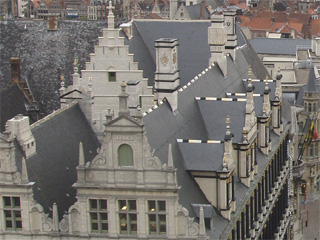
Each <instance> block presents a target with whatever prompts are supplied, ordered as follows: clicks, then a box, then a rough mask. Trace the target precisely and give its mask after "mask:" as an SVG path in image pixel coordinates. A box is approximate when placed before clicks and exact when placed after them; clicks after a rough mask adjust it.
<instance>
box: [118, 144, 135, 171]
mask: <svg viewBox="0 0 320 240" xmlns="http://www.w3.org/2000/svg"><path fill="white" fill-rule="evenodd" d="M118 161H119V166H121V167H124V166H133V150H132V148H131V147H130V146H129V145H128V144H122V145H121V146H120V147H119V148H118Z"/></svg>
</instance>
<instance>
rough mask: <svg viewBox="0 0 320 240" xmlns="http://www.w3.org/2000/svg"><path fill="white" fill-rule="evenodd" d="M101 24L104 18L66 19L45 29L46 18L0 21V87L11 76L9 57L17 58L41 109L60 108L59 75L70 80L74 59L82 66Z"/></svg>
mask: <svg viewBox="0 0 320 240" xmlns="http://www.w3.org/2000/svg"><path fill="white" fill-rule="evenodd" d="M103 27H106V22H105V21H101V22H100V21H68V20H65V21H59V23H58V30H57V31H48V30H47V22H46V21H33V20H19V21H13V20H9V21H0V35H1V37H0V62H1V64H0V88H4V87H6V86H7V85H8V82H7V81H8V79H10V78H11V77H10V76H11V71H10V69H11V68H10V58H11V57H19V58H20V63H21V64H20V68H21V79H26V80H27V81H28V82H29V84H30V89H31V91H32V93H33V96H34V98H35V100H36V101H37V103H38V104H39V105H40V112H44V113H45V114H48V113H51V112H53V111H54V110H56V109H58V108H59V107H60V102H59V88H60V76H61V75H64V76H65V80H66V85H69V84H71V83H72V80H71V76H72V74H73V62H74V58H77V59H78V67H79V69H83V68H84V65H85V62H86V61H88V60H89V53H92V52H93V51H94V45H95V44H97V42H98V37H99V36H101V33H102V28H103ZM35 49H36V51H35ZM43 86H46V87H45V88H44V87H43Z"/></svg>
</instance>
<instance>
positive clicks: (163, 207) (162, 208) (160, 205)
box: [158, 201, 166, 212]
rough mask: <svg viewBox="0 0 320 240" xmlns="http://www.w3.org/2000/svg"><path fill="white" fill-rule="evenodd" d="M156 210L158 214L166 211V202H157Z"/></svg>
mask: <svg viewBox="0 0 320 240" xmlns="http://www.w3.org/2000/svg"><path fill="white" fill-rule="evenodd" d="M158 210H159V212H165V211H166V202H165V201H158Z"/></svg>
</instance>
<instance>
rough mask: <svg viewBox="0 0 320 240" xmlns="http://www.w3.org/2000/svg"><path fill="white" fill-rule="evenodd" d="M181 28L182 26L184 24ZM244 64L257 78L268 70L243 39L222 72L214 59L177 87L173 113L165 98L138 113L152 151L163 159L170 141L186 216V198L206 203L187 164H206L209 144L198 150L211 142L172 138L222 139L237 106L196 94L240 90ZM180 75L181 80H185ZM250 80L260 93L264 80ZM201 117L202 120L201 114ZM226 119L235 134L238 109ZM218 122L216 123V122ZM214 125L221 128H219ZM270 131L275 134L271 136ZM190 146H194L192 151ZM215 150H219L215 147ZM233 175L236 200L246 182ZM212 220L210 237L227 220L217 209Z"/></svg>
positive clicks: (272, 85) (188, 204)
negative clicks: (146, 111)
mask: <svg viewBox="0 0 320 240" xmlns="http://www.w3.org/2000/svg"><path fill="white" fill-rule="evenodd" d="M170 29H171V28H170ZM185 30H186V31H187V27H186V29H185ZM168 35H169V34H167V36H166V37H176V36H168ZM206 38H207V36H206ZM199 41H201V39H199ZM181 42H182V39H181ZM181 45H182V43H181ZM179 47H180V46H179ZM181 48H182V47H181ZM179 53H180V52H179ZM205 56H206V55H205ZM203 58H205V57H203ZM249 65H251V66H252V70H253V75H254V76H256V77H257V78H259V79H264V78H265V76H266V74H267V72H266V70H265V68H264V67H263V66H262V65H261V62H260V61H259V59H258V57H257V55H256V54H255V52H254V51H253V49H252V48H251V46H250V44H245V45H243V46H242V47H240V48H239V49H238V50H237V52H236V60H235V62H233V61H232V60H231V58H228V75H227V77H223V76H222V75H221V71H220V69H219V67H217V66H216V65H215V66H213V67H210V68H208V69H205V70H204V73H202V74H201V75H200V76H198V77H197V78H196V79H195V80H194V82H193V83H191V84H188V85H187V86H185V87H184V88H182V89H183V90H180V91H179V93H178V110H177V111H175V112H174V113H172V111H171V108H170V105H169V103H167V102H165V103H164V104H162V105H160V106H159V107H158V108H157V109H156V110H154V111H152V112H151V113H149V114H147V115H146V116H145V117H144V119H143V121H144V123H145V127H146V135H147V137H148V141H149V143H150V145H151V148H152V149H155V155H156V156H158V157H159V159H160V160H161V161H162V162H163V163H166V161H167V156H168V153H167V151H168V149H167V148H168V147H167V146H168V144H169V143H171V144H172V151H173V159H174V166H175V167H176V168H177V180H178V184H179V185H180V186H182V187H181V189H180V190H179V192H178V193H179V202H180V203H181V204H182V205H183V206H184V207H185V208H187V209H188V210H189V213H190V216H191V217H193V216H194V213H193V209H192V207H191V204H193V203H196V204H208V201H207V200H206V198H205V197H204V195H203V193H202V192H201V190H200V189H199V187H198V185H197V184H196V182H195V181H194V179H193V178H192V176H191V175H190V174H188V173H187V171H186V170H190V169H192V168H195V169H198V170H201V169H203V168H205V167H206V166H208V165H209V159H210V158H211V157H212V156H211V155H210V153H211V151H212V149H210V150H209V151H206V153H203V152H202V151H201V150H204V148H205V149H206V150H207V148H210V146H207V145H206V143H201V144H200V145H203V144H204V145H205V146H201V147H199V146H197V144H195V146H191V144H189V146H188V147H189V148H188V147H186V146H185V144H188V143H177V139H199V140H210V139H212V140H221V138H222V137H223V136H224V134H225V129H226V124H225V121H226V116H224V115H226V114H227V113H228V114H230V115H232V114H233V113H232V112H233V111H238V109H236V107H235V106H231V105H230V109H229V110H227V109H226V106H222V105H219V104H221V103H219V104H217V106H216V108H210V106H206V103H205V102H206V101H204V104H203V103H200V105H199V103H198V101H197V100H196V97H225V96H226V93H229V92H242V93H245V92H246V83H245V82H243V79H244V78H247V77H248V67H249ZM200 72H201V71H200ZM182 81H183V82H184V80H182ZM184 83H185V82H184ZM253 84H254V86H256V88H255V90H254V93H260V92H262V93H263V91H264V87H265V83H263V82H262V83H261V82H257V83H253ZM269 85H270V88H272V89H273V90H274V88H275V83H270V84H269ZM212 102H213V101H212ZM235 103H236V104H237V103H238V102H233V104H235ZM243 103H244V102H239V105H241V104H243ZM208 104H209V103H208ZM211 104H212V103H211ZM284 105H285V106H286V108H285V109H284V110H283V112H284V113H283V114H282V117H283V123H284V124H285V125H286V124H287V122H288V121H290V114H288V113H287V111H288V109H289V108H288V107H289V106H288V105H286V103H284ZM228 107H229V106H228ZM206 114H207V115H206ZM210 114H211V115H210ZM204 115H205V116H204ZM217 115H219V116H220V118H218V117H217V118H215V117H216V116H217ZM221 116H222V117H221ZM206 118H207V121H206V120H205V119H206ZM213 118H214V119H213ZM285 118H288V119H285ZM210 119H212V122H210ZM230 121H231V132H232V133H235V135H237V136H239V135H240V134H239V133H240V131H241V130H242V127H243V123H242V121H243V113H242V115H239V116H237V115H236V114H234V115H232V116H230ZM219 123H220V125H217V124H219ZM214 126H216V128H217V129H214ZM218 128H220V130H221V131H220V130H219V129H218ZM210 131H211V132H210ZM216 131H217V132H216ZM210 134H211V135H210ZM219 137H220V139H219ZM273 137H274V139H277V137H276V136H273ZM236 141H239V139H236V140H235V142H236ZM208 145H209V144H208ZM215 147H217V146H215ZM191 148H192V149H193V150H194V151H191ZM189 154H190V155H189ZM197 154H201V158H204V159H206V161H204V162H201V163H198V164H197V163H196V162H195V161H194V160H192V159H191V158H192V156H196V155H197ZM217 154H219V151H218V153H217ZM221 154H222V153H221ZM221 154H220V155H221ZM258 156H259V157H260V158H261V160H259V161H261V164H262V165H263V164H265V163H266V162H267V161H266V157H265V156H264V155H263V154H262V153H260V152H259V153H258ZM220 163H221V161H220V162H219V161H218V162H214V163H212V165H213V166H212V169H214V168H218V167H219V164H220ZM261 168H263V167H261ZM236 181H237V183H236V193H235V195H236V202H237V204H239V203H240V202H241V200H242V199H243V197H244V195H245V194H246V192H247V190H248V188H247V187H245V186H244V185H243V184H241V183H240V182H239V180H238V179H237V180H236ZM216 224H217V225H216ZM215 226H219V228H215V231H212V232H210V233H209V235H210V234H211V235H210V237H211V238H212V239H217V238H219V237H221V234H222V229H224V228H225V227H226V226H227V222H226V220H225V219H224V218H222V217H221V216H220V215H218V216H217V218H215Z"/></svg>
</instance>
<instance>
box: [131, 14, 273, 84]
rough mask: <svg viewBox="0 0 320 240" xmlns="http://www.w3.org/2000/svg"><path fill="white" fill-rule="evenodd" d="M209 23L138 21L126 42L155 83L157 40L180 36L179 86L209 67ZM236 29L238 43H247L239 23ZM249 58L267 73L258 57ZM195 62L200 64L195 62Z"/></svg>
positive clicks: (140, 65) (239, 44)
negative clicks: (131, 36)
mask: <svg viewBox="0 0 320 240" xmlns="http://www.w3.org/2000/svg"><path fill="white" fill-rule="evenodd" d="M210 25H211V22H210V21H147V20H136V21H134V22H133V38H131V39H130V40H128V39H126V42H127V43H128V44H129V51H130V53H133V54H134V60H135V61H138V62H139V69H142V70H143V71H144V74H145V75H144V76H145V77H147V78H148V79H149V85H150V86H153V79H154V72H155V56H156V52H155V48H154V45H155V44H154V41H155V40H157V39H160V38H177V39H178V40H179V46H178V68H179V70H180V85H181V86H183V85H185V84H187V83H188V82H189V81H190V80H191V79H193V78H194V77H195V76H196V75H198V74H199V73H200V72H202V71H203V70H204V69H205V68H206V67H207V66H208V62H209V58H210V48H209V45H208V27H210ZM168 29H169V30H168ZM236 32H237V37H238V46H244V45H246V44H247V42H246V39H245V37H244V35H243V34H242V32H241V31H240V30H239V27H238V26H237V27H236ZM249 47H250V46H249ZM248 57H252V60H253V59H254V61H252V68H255V72H256V73H258V72H264V73H263V74H262V75H264V76H263V78H264V77H265V75H266V74H267V72H266V71H265V69H264V67H262V65H261V63H260V61H258V58H257V56H256V55H253V54H249V55H248ZM195 62H196V63H197V64H194V63H195ZM253 65H256V66H253ZM259 76H261V75H260V74H259ZM257 77H258V76H257Z"/></svg>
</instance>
